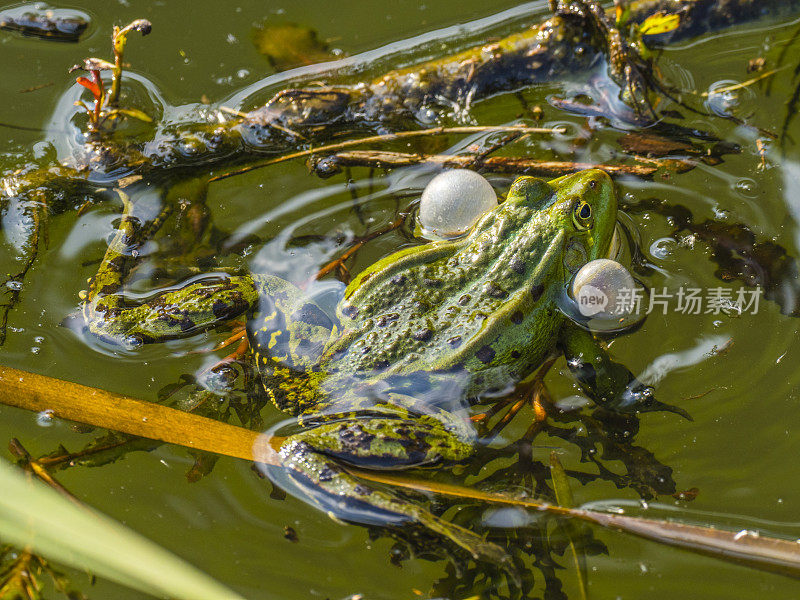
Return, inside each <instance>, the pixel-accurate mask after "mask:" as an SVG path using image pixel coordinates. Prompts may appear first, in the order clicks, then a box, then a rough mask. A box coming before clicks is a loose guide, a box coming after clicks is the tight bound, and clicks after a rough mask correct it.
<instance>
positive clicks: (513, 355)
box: [511, 350, 522, 360]
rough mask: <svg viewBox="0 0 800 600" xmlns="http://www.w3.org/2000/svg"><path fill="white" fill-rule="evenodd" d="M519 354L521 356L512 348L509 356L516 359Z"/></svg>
mask: <svg viewBox="0 0 800 600" xmlns="http://www.w3.org/2000/svg"><path fill="white" fill-rule="evenodd" d="M520 356H522V355H521V354H520V353H519V350H512V351H511V358H513V359H515V360H516V359H518V358H519V357H520Z"/></svg>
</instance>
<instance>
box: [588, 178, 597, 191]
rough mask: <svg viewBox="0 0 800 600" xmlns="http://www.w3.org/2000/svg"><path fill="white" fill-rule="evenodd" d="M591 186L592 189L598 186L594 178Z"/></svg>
mask: <svg viewBox="0 0 800 600" xmlns="http://www.w3.org/2000/svg"><path fill="white" fill-rule="evenodd" d="M589 187H590V188H592V189H594V188H596V187H597V182H596V181H595V180H594V179H592V180H591V181H590V182H589Z"/></svg>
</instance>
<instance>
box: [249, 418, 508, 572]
mask: <svg viewBox="0 0 800 600" xmlns="http://www.w3.org/2000/svg"><path fill="white" fill-rule="evenodd" d="M409 416H410V417H411V418H402V417H397V418H382V417H379V418H360V419H350V420H345V421H336V422H330V423H325V424H323V425H320V426H319V427H315V428H313V429H309V430H306V431H303V432H301V433H298V434H296V435H292V436H290V437H288V438H287V439H286V441H285V442H284V443H283V445H282V446H281V448H280V450H279V452H278V455H279V457H280V464H281V466H280V467H273V466H269V465H267V466H265V467H264V468H265V469H266V472H267V475H268V476H269V477H270V478H271V479H272V480H273V481H274V482H275V483H276V484H278V485H279V486H281V487H283V488H285V489H286V490H287V491H288V492H290V493H292V494H293V495H296V496H298V497H300V498H301V499H303V500H305V501H306V502H308V503H310V504H312V505H314V506H316V507H318V508H320V509H321V510H323V511H325V512H326V513H327V514H328V515H330V516H331V517H333V518H336V519H341V520H343V521H349V522H355V523H361V524H365V525H378V526H383V527H401V526H403V525H408V524H411V523H416V524H419V525H422V526H424V527H426V528H427V529H428V530H430V531H432V532H434V533H435V534H437V535H439V536H441V537H443V538H445V539H447V540H450V541H451V542H453V543H454V544H456V545H457V546H458V547H460V548H462V549H463V550H466V551H467V552H468V553H469V554H470V555H471V557H472V558H473V559H475V560H481V561H487V562H491V563H494V564H499V565H502V566H503V567H504V568H505V569H506V570H508V571H509V573H511V574H512V576H517V574H516V571H515V570H514V567H513V565H512V564H511V562H510V558H509V557H508V555H507V554H506V552H505V551H504V550H503V549H502V548H501V547H500V546H497V545H496V544H493V543H491V542H487V541H486V540H484V539H483V538H482V537H481V536H479V535H478V534H476V533H474V532H472V531H469V530H468V529H464V528H463V527H460V526H458V525H455V524H452V523H448V522H447V521H445V520H443V519H440V518H439V517H437V516H436V515H434V514H432V513H431V512H429V511H427V510H426V509H424V508H422V507H421V506H419V505H418V504H417V503H415V502H412V501H410V500H407V499H405V498H402V497H401V496H399V495H397V494H395V493H393V492H392V491H389V490H384V489H381V488H379V487H376V486H375V485H374V484H371V483H369V482H367V481H364V480H360V479H359V478H358V477H357V476H356V475H353V474H352V473H350V472H348V470H347V469H346V468H345V466H343V464H348V465H352V466H355V467H363V468H373V469H401V468H406V467H412V466H422V465H430V464H434V463H437V462H441V461H445V460H452V461H457V460H463V459H464V458H466V457H467V456H469V455H470V454H471V453H472V451H473V448H472V445H471V444H469V443H467V442H465V441H462V440H460V439H458V438H457V437H456V436H455V435H453V434H451V433H450V432H448V431H447V429H446V428H445V426H444V425H442V424H441V423H439V422H438V421H436V420H435V419H430V418H429V419H426V418H424V417H423V418H422V419H419V420H418V419H417V418H416V416H412V415H409Z"/></svg>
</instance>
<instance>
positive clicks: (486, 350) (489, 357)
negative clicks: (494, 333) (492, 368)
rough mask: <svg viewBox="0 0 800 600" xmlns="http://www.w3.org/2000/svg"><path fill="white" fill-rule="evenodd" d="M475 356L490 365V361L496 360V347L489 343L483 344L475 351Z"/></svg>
mask: <svg viewBox="0 0 800 600" xmlns="http://www.w3.org/2000/svg"><path fill="white" fill-rule="evenodd" d="M475 357H476V358H477V359H478V360H479V361H481V362H482V363H483V364H485V365H488V364H489V363H490V362H492V361H493V360H494V357H495V351H494V348H492V347H491V346H488V345H487V346H483V347H482V348H480V349H479V350H478V351H477V352H476V353H475Z"/></svg>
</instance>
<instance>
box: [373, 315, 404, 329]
mask: <svg viewBox="0 0 800 600" xmlns="http://www.w3.org/2000/svg"><path fill="white" fill-rule="evenodd" d="M399 318H400V314H399V313H389V314H386V315H380V316H379V317H378V318H377V319H375V324H376V325H377V326H378V327H386V326H387V325H388V324H389V323H392V322H393V321H397V319H399Z"/></svg>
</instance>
